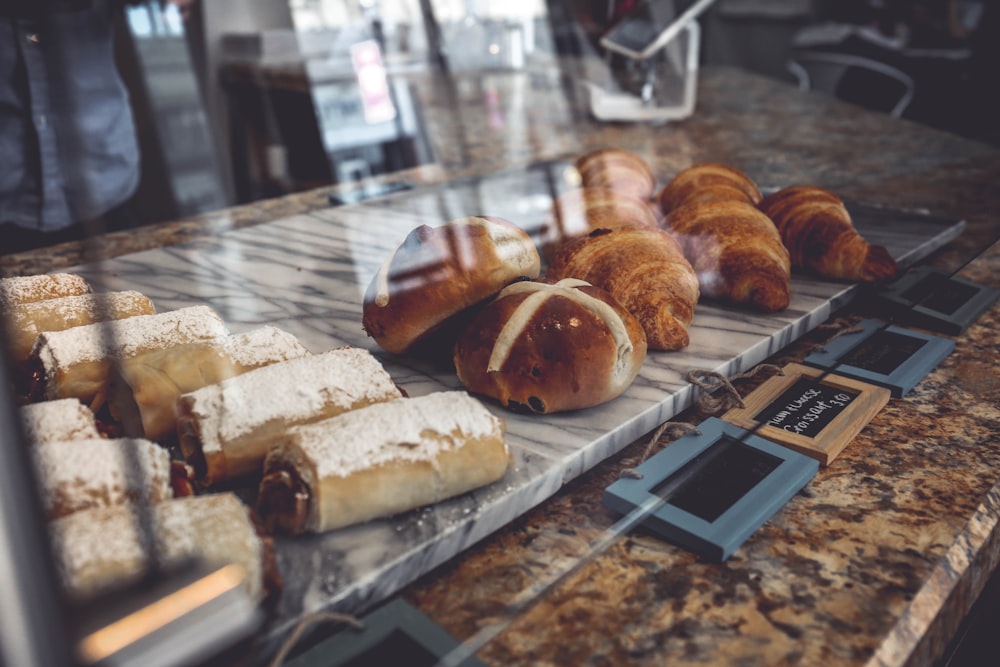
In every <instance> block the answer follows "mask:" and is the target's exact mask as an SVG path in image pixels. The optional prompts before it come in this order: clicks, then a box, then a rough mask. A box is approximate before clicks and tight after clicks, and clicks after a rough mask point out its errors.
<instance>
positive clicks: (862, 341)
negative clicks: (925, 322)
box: [804, 319, 955, 397]
mask: <svg viewBox="0 0 1000 667" xmlns="http://www.w3.org/2000/svg"><path fill="white" fill-rule="evenodd" d="M954 349H955V341H953V340H951V339H948V338H941V337H940V336H934V335H932V334H929V333H925V332H923V331H913V330H911V329H904V328H902V327H897V326H895V325H889V324H886V323H885V322H881V321H879V320H874V319H871V320H862V321H861V322H860V323H859V330H858V331H853V332H851V333H847V334H844V335H842V336H838V337H837V338H834V339H833V340H831V341H830V342H829V343H827V344H826V347H825V349H824V350H822V351H819V352H814V353H813V354H810V355H809V356H808V357H806V358H805V360H804V361H805V363H806V364H808V365H810V366H815V367H817V368H824V369H827V370H830V371H833V372H835V373H837V374H838V375H843V376H845V377H850V378H854V379H856V380H861V381H862V382H869V383H871V384H877V385H879V386H881V387H886V388H888V389H889V390H890V391H891V392H892V395H893V396H896V397H899V396H905V395H906V394H907V393H908V392H909V391H910V390H911V389H913V387H915V386H916V385H917V383H918V382H920V381H921V380H922V379H924V377H926V375H927V374H928V373H930V372H931V371H932V370H934V368H936V367H937V365H938V364H940V363H941V361H943V360H944V359H945V358H946V357H947V356H948V355H949V354H951V353H952V351H953V350H954Z"/></svg>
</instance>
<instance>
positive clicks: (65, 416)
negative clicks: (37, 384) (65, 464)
mask: <svg viewBox="0 0 1000 667" xmlns="http://www.w3.org/2000/svg"><path fill="white" fill-rule="evenodd" d="M20 413H21V425H22V426H23V427H24V436H25V438H26V439H27V441H28V443H29V444H37V443H42V442H57V441H64V440H92V439H94V438H100V437H101V433H100V431H99V430H98V429H97V420H96V419H95V418H94V413H93V412H92V411H91V410H90V408H88V407H87V406H86V405H84V404H83V403H81V402H80V401H79V400H77V399H75V398H61V399H57V400H54V401H42V402H40V403H29V404H28V405H22V406H21V407H20Z"/></svg>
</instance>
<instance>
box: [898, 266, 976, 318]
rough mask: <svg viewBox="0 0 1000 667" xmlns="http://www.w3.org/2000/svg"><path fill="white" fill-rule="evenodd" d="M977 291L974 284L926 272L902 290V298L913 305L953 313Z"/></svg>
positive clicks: (947, 313)
mask: <svg viewBox="0 0 1000 667" xmlns="http://www.w3.org/2000/svg"><path fill="white" fill-rule="evenodd" d="M978 292H979V290H977V289H976V287H975V285H969V284H966V283H960V282H956V281H954V280H952V279H951V278H950V277H948V276H946V275H943V274H940V273H928V274H927V275H925V276H924V277H923V278H921V279H920V280H919V281H918V282H917V283H916V284H915V285H913V286H912V287H910V288H909V289H907V290H906V291H905V292H903V294H902V298H903V299H904V300H905V301H907V302H909V303H911V304H913V305H914V306H923V307H924V308H929V309H930V310H934V311H937V312H939V313H943V314H945V315H954V314H955V313H956V312H957V311H958V309H959V308H961V307H962V306H964V305H965V304H966V303H968V302H969V300H970V299H972V298H973V297H974V296H976V294H978Z"/></svg>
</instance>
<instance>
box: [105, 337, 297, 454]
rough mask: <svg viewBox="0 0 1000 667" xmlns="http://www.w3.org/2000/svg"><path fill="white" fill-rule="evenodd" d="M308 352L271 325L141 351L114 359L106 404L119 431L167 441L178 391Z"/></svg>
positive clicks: (174, 425) (172, 427)
mask: <svg viewBox="0 0 1000 667" xmlns="http://www.w3.org/2000/svg"><path fill="white" fill-rule="evenodd" d="M307 354H309V350H307V349H306V348H305V347H304V346H303V345H302V344H301V343H299V341H298V339H297V338H295V336H293V335H292V334H290V333H288V332H285V331H282V330H281V329H278V328H276V327H272V326H265V327H260V328H258V329H254V330H252V331H249V332H246V333H241V334H234V335H231V336H227V337H226V338H224V339H221V340H209V341H202V342H196V343H186V344H184V345H176V346H173V347H168V348H165V349H162V350H153V351H150V352H145V353H143V354H139V355H136V356H134V357H130V358H128V359H122V360H119V361H117V362H116V363H115V364H114V365H113V367H112V370H111V375H110V379H109V381H108V389H109V394H108V396H109V398H108V405H109V408H110V410H111V415H112V416H113V417H114V418H115V419H116V420H118V421H119V422H120V423H121V425H122V429H123V434H124V435H127V436H134V437H144V438H148V439H150V440H154V441H156V442H160V443H172V442H173V441H174V440H176V438H177V419H176V405H177V399H178V397H180V396H181V394H186V393H189V392H192V391H195V390H196V389H200V388H202V387H205V386H208V385H210V384H215V383H217V382H221V381H223V380H226V379H228V378H231V377H235V376H237V375H240V374H241V373H245V372H247V371H249V370H252V369H254V368H259V367H261V366H266V365H268V364H273V363H277V362H280V361H287V360H289V359H295V358H298V357H303V356H305V355H307Z"/></svg>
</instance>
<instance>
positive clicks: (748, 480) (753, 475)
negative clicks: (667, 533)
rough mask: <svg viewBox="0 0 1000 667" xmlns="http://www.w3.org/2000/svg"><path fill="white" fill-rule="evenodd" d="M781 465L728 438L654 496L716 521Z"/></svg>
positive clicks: (666, 481)
mask: <svg viewBox="0 0 1000 667" xmlns="http://www.w3.org/2000/svg"><path fill="white" fill-rule="evenodd" d="M780 464H781V459H779V458H778V457H777V456H772V455H771V454H768V453H767V452H764V451H761V450H759V449H756V448H754V447H750V446H749V445H746V444H744V443H742V442H740V441H739V440H736V439H735V438H731V437H729V436H724V437H722V438H719V439H718V440H717V441H716V442H715V443H713V444H712V445H711V446H709V447H708V448H707V449H706V450H705V451H703V452H701V453H700V454H698V456H696V457H694V458H693V459H691V460H690V461H688V462H687V463H685V464H684V465H683V466H682V467H681V468H680V469H678V470H677V471H676V472H675V473H673V474H672V475H670V476H669V477H667V478H666V479H664V480H663V481H662V482H660V483H659V484H658V485H657V486H655V487H653V489H652V490H651V492H652V493H653V494H655V495H658V496H660V497H661V498H663V499H664V500H665V501H666V502H667V504H669V505H673V506H674V507H677V508H679V509H682V510H684V511H685V512H688V513H689V514H693V515H694V516H696V517H698V518H699V519H703V520H705V521H709V522H712V521H715V520H716V519H718V518H719V517H720V516H722V515H723V514H724V513H725V512H726V510H728V509H729V508H730V507H732V506H733V505H735V504H736V503H737V502H739V500H740V498H742V497H743V496H745V495H746V494H747V492H748V491H750V490H751V489H753V488H754V487H755V486H757V485H758V484H759V483H760V481H761V480H763V479H764V478H765V477H767V476H768V475H769V474H770V473H771V472H772V471H773V470H774V469H775V468H777V467H778V466H779V465H780Z"/></svg>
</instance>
